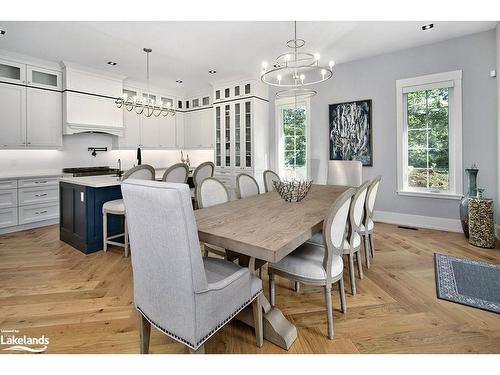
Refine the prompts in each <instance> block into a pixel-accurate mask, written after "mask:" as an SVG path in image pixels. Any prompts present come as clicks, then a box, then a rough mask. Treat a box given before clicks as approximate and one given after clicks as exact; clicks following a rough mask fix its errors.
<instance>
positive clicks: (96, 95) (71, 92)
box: [62, 62, 124, 136]
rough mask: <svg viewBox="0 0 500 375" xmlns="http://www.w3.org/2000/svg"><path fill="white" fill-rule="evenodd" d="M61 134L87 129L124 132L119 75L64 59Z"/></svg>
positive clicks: (121, 82)
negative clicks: (119, 99) (116, 102)
mask: <svg viewBox="0 0 500 375" xmlns="http://www.w3.org/2000/svg"><path fill="white" fill-rule="evenodd" d="M62 64H63V77H64V79H63V120H64V126H63V134H76V133H86V132H99V133H108V134H112V135H118V136H122V135H123V110H122V109H121V108H117V107H116V105H115V99H116V98H118V97H120V96H122V95H123V79H124V77H122V76H117V75H110V74H109V73H106V72H100V71H96V70H92V69H89V68H85V67H82V66H79V65H77V64H73V63H68V62H63V63H62Z"/></svg>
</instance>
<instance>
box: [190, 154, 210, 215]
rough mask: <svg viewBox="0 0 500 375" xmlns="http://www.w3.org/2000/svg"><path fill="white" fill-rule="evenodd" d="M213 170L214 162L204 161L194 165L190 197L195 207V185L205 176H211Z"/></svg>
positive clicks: (196, 206)
mask: <svg viewBox="0 0 500 375" xmlns="http://www.w3.org/2000/svg"><path fill="white" fill-rule="evenodd" d="M214 171H215V164H214V163H212V162H211V161H206V162H203V163H201V164H200V165H198V166H197V167H196V169H195V170H194V172H193V184H194V188H191V198H192V199H193V200H194V206H195V208H198V202H196V187H197V186H198V185H199V184H200V183H201V181H203V180H204V179H205V178H207V177H213V175H214Z"/></svg>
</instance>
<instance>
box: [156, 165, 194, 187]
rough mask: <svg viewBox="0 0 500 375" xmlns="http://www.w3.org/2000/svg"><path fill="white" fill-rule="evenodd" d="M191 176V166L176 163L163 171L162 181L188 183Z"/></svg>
mask: <svg viewBox="0 0 500 375" xmlns="http://www.w3.org/2000/svg"><path fill="white" fill-rule="evenodd" d="M188 177H189V167H188V166H187V165H186V164H185V163H176V164H174V165H172V166H170V167H169V168H168V169H167V170H166V171H165V173H163V177H162V179H161V180H162V181H164V182H175V183H178V184H185V183H187V180H188Z"/></svg>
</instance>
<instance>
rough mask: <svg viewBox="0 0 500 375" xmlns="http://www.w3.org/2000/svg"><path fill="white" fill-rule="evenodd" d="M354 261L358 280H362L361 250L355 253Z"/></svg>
mask: <svg viewBox="0 0 500 375" xmlns="http://www.w3.org/2000/svg"><path fill="white" fill-rule="evenodd" d="M356 259H357V261H358V272H359V278H360V279H361V280H363V278H364V277H365V275H363V262H362V261H361V249H360V250H358V251H357V252H356Z"/></svg>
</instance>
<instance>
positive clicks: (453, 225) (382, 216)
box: [373, 211, 462, 232]
mask: <svg viewBox="0 0 500 375" xmlns="http://www.w3.org/2000/svg"><path fill="white" fill-rule="evenodd" d="M373 219H374V221H378V222H381V223H387V224H398V225H405V226H409V227H417V228H425V229H436V230H444V231H448V232H461V231H462V226H461V224H460V220H458V219H447V218H443V217H432V216H421V215H410V214H402V213H399V212H387V211H375V212H374V213H373Z"/></svg>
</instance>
